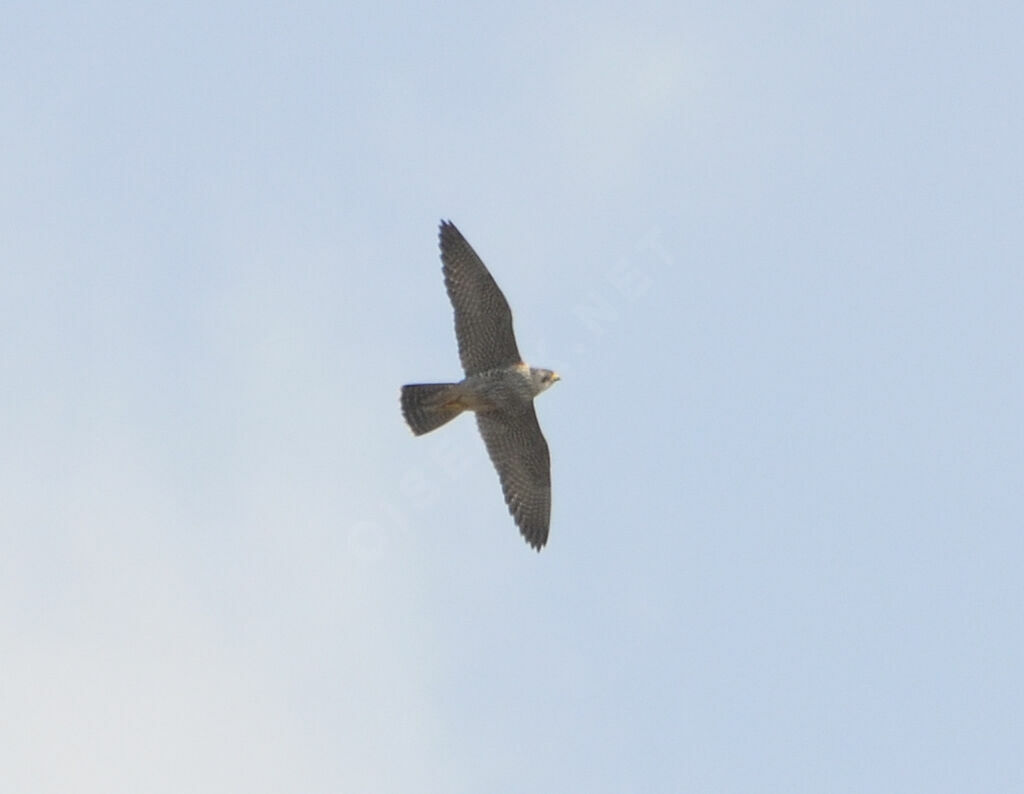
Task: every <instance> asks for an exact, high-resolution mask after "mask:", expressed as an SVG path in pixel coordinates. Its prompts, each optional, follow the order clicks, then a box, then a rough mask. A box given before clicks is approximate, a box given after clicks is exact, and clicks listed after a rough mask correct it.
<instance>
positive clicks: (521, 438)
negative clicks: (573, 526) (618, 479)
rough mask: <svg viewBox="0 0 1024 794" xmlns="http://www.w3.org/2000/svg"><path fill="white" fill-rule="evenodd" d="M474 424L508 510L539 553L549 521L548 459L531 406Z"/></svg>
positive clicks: (478, 418) (484, 416)
mask: <svg viewBox="0 0 1024 794" xmlns="http://www.w3.org/2000/svg"><path fill="white" fill-rule="evenodd" d="M476 423H477V426H478V427H479V428H480V435H482V436H483V437H484V444H486V445H487V454H488V455H490V456H491V461H492V462H493V463H494V468H496V469H497V470H498V478H499V479H500V480H501V490H502V492H504V494H505V504H507V505H508V511H509V512H510V513H511V514H512V517H513V518H514V519H515V522H516V525H517V526H518V527H519V531H520V532H522V533H523V537H524V538H526V542H527V543H529V544H530V545H531V546H533V547H534V548H535V549H537V551H540V549H541V547H542V546H543V545H544V544H545V543H547V540H548V523H549V521H550V518H551V459H550V457H549V455H548V442H547V441H545V440H544V435H543V433H541V432H540V425H539V424H538V423H537V414H536V412H535V411H534V410H533V403H529V404H528V405H526V406H524V408H523V410H521V411H517V412H515V413H509V412H502V413H498V412H494V411H491V412H486V413H485V412H481V413H478V414H477V415H476Z"/></svg>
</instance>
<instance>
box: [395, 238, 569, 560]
mask: <svg viewBox="0 0 1024 794" xmlns="http://www.w3.org/2000/svg"><path fill="white" fill-rule="evenodd" d="M439 238H440V245H441V263H442V265H443V267H442V272H443V273H444V284H445V287H447V288H448V297H449V298H450V299H451V302H452V306H453V307H454V309H455V337H456V339H457V340H458V343H459V358H460V359H461V360H462V369H463V370H464V371H465V373H466V377H465V378H464V379H463V380H461V381H459V382H458V383H415V384H411V385H407V386H403V387H402V414H403V415H404V416H405V421H406V422H407V423H408V424H409V427H410V428H411V429H412V432H413V433H415V434H416V435H418V436H420V435H423V434H424V433H429V432H430V431H431V430H436V429H437V428H439V427H441V425H443V424H445V423H447V422H449V421H451V420H452V419H454V418H455V417H456V416H458V415H459V414H461V413H462V412H463V411H473V412H475V413H476V423H477V427H478V428H479V429H480V435H481V436H483V439H484V445H485V446H486V447H487V453H488V455H490V457H491V461H492V462H493V463H494V468H495V469H497V470H498V478H499V479H500V480H501V490H502V491H503V492H504V494H505V503H506V504H507V505H508V511H509V513H511V514H512V517H513V519H515V522H516V525H517V526H518V527H519V531H520V532H521V533H522V534H523V537H524V538H525V539H526V542H527V543H529V544H530V545H531V546H533V548H535V549H536V550H537V551H540V550H541V548H542V547H543V546H544V544H545V543H547V540H548V523H549V520H550V517H551V460H550V457H549V455H548V444H547V441H545V440H544V435H543V434H542V433H541V432H540V425H539V424H538V423H537V414H536V412H535V411H534V410H533V398H534V397H536V396H537V395H538V394H540V393H541V392H542V391H544V390H545V389H547V388H548V387H549V386H551V385H552V384H553V383H555V381H557V380H558V379H559V377H558V373H556V372H552V371H551V370H549V369H538V368H536V367H531V366H529V365H528V364H525V363H524V362H523V360H522V358H521V357H520V355H519V349H518V348H517V347H516V338H515V334H513V332H512V310H511V309H509V306H508V301H506V300H505V296H504V295H502V294H501V290H500V289H498V285H497V284H496V283H495V281H494V278H493V277H492V276H491V274H490V273H489V272H488V270H487V268H486V267H485V266H484V263H483V261H482V260H481V259H480V257H479V256H477V254H476V251H474V250H473V248H472V246H470V244H469V243H468V242H466V238H465V237H463V236H462V233H461V232H460V231H459V230H458V229H456V228H455V224H453V223H452V222H451V221H442V222H441V230H440V234H439Z"/></svg>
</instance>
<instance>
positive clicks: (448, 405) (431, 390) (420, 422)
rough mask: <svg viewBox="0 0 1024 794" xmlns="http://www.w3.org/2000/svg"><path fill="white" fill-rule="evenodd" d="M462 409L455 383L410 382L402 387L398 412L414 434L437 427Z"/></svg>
mask: <svg viewBox="0 0 1024 794" xmlns="http://www.w3.org/2000/svg"><path fill="white" fill-rule="evenodd" d="M464 410H466V406H465V404H463V402H462V400H461V399H460V395H459V389H458V384H455V383H414V384H411V385H409V386H403V387H402V414H403V415H404V416H405V421H406V422H408V423H409V427H410V428H412V432H413V433H415V434H416V435H418V436H422V435H423V434H424V433H429V432H430V431H431V430H437V428H439V427H440V426H441V425H443V424H445V423H446V422H450V421H451V420H452V419H454V418H455V417H456V416H458V415H459V414H461V413H462V412H463V411H464Z"/></svg>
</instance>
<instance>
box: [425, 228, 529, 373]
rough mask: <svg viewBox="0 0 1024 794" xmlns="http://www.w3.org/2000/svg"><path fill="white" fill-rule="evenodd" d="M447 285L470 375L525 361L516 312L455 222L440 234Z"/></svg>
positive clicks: (466, 370)
mask: <svg viewBox="0 0 1024 794" xmlns="http://www.w3.org/2000/svg"><path fill="white" fill-rule="evenodd" d="M439 237H440V242H441V262H442V263H443V264H444V268H443V271H444V285H445V286H446V287H447V288H448V297H449V298H450V299H451V302H452V306H453V307H454V308H455V337H456V338H457V339H458V341H459V358H460V360H461V361H462V369H463V370H465V372H466V374H467V375H475V374H477V373H479V372H485V371H486V370H489V369H495V368H496V367H507V366H510V365H512V364H518V363H519V361H520V360H521V359H520V357H519V349H518V348H517V347H516V338H515V335H514V334H513V333H512V311H511V309H509V307H508V301H506V300H505V296H504V295H502V294H501V290H500V289H498V285H497V284H496V283H495V282H494V278H493V277H492V276H491V274H490V273H489V272H488V271H487V268H486V267H485V266H484V263H483V262H482V261H481V260H480V257H479V256H477V255H476V251H474V250H473V247H472V246H471V245H470V244H469V243H467V242H466V238H465V237H463V236H462V232H460V231H459V230H458V229H456V228H455V224H453V223H452V222H451V221H441V231H440V234H439Z"/></svg>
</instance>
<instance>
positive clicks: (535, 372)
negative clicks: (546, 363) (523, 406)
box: [530, 367, 561, 394]
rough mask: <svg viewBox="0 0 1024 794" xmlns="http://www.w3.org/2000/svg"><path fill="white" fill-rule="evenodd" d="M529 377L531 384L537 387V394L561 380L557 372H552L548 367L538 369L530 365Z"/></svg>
mask: <svg viewBox="0 0 1024 794" xmlns="http://www.w3.org/2000/svg"><path fill="white" fill-rule="evenodd" d="M530 377H531V378H532V379H533V385H534V387H535V388H536V389H537V394H540V393H541V392H542V391H544V390H545V389H547V388H549V387H550V386H552V385H554V384H555V383H556V382H558V381H560V380H561V378H560V377H559V376H558V373H557V372H552V371H551V370H550V369H539V368H537V367H532V368H531V369H530Z"/></svg>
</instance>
